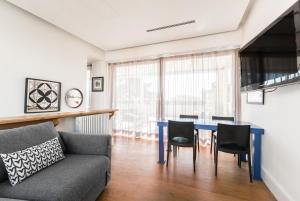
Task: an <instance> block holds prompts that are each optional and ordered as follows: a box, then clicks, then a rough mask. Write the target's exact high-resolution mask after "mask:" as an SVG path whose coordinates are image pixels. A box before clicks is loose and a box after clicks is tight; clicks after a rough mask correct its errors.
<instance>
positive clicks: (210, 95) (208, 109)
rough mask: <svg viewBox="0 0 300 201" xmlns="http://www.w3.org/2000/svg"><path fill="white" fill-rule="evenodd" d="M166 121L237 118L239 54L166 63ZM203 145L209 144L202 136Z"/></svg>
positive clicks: (164, 80)
mask: <svg viewBox="0 0 300 201" xmlns="http://www.w3.org/2000/svg"><path fill="white" fill-rule="evenodd" d="M163 76H164V79H163V89H164V90H163V94H164V95H163V103H162V105H163V117H164V118H166V119H174V118H178V117H179V115H180V114H188V115H198V116H199V117H200V118H203V119H211V117H212V116H213V115H217V116H235V90H236V89H235V78H236V77H235V53H234V52H223V53H214V54H213V53H211V54H197V55H187V56H178V57H171V58H166V59H164V60H163ZM200 138H201V141H202V142H203V144H205V143H207V142H209V135H208V133H207V132H203V131H202V132H201V134H200Z"/></svg>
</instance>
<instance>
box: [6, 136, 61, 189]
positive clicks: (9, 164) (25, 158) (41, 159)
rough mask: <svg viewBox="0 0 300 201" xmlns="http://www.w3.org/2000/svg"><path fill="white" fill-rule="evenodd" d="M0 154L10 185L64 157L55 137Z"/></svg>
mask: <svg viewBox="0 0 300 201" xmlns="http://www.w3.org/2000/svg"><path fill="white" fill-rule="evenodd" d="M0 156H1V158H2V160H3V162H4V165H5V168H6V170H7V173H8V178H9V180H10V183H11V185H12V186H15V185H16V184H18V183H20V182H22V181H23V180H24V179H26V178H27V177H30V176H31V175H33V174H35V173H36V172H38V171H40V170H42V169H44V168H46V167H48V166H50V165H52V164H53V163H56V162H58V161H60V160H62V159H64V158H65V156H64V154H63V151H62V148H61V146H60V143H59V141H58V138H57V137H56V138H54V139H52V140H49V141H46V142H44V143H42V144H40V145H35V146H32V147H29V148H27V149H24V150H21V151H17V152H13V153H8V154H0Z"/></svg>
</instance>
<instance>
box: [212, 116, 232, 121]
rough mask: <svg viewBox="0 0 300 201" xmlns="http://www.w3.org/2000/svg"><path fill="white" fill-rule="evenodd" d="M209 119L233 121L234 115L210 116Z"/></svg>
mask: <svg viewBox="0 0 300 201" xmlns="http://www.w3.org/2000/svg"><path fill="white" fill-rule="evenodd" d="M211 119H212V120H220V121H234V117H222V116H212V117H211Z"/></svg>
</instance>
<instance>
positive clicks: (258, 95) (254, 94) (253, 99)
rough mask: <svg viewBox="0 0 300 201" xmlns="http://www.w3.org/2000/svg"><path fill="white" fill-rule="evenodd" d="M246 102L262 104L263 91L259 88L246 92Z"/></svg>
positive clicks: (263, 99)
mask: <svg viewBox="0 0 300 201" xmlns="http://www.w3.org/2000/svg"><path fill="white" fill-rule="evenodd" d="M247 103H248V104H259V105H263V104H264V103H265V91H264V90H259V91H251V92H248V93H247Z"/></svg>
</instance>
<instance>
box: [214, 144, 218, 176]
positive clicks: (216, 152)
mask: <svg viewBox="0 0 300 201" xmlns="http://www.w3.org/2000/svg"><path fill="white" fill-rule="evenodd" d="M215 176H218V149H215Z"/></svg>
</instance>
